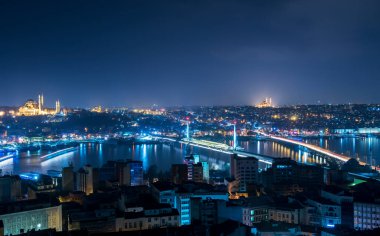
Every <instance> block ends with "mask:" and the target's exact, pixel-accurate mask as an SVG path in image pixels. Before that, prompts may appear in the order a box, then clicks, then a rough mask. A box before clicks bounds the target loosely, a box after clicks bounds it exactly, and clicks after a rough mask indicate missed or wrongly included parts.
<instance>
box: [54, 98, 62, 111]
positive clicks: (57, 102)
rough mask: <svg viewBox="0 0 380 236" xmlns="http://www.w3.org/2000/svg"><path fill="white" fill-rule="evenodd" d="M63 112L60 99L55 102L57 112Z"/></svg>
mask: <svg viewBox="0 0 380 236" xmlns="http://www.w3.org/2000/svg"><path fill="white" fill-rule="evenodd" d="M60 112H61V103H60V101H59V100H57V101H56V102H55V114H58V113H60Z"/></svg>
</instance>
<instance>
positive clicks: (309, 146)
mask: <svg viewBox="0 0 380 236" xmlns="http://www.w3.org/2000/svg"><path fill="white" fill-rule="evenodd" d="M256 133H258V134H260V135H262V136H264V137H267V138H269V139H271V140H273V141H275V142H279V143H286V144H293V145H297V146H300V147H304V148H306V149H308V150H311V151H314V152H316V153H319V154H322V155H324V156H326V157H330V158H332V159H334V160H337V161H340V162H343V163H344V162H347V161H348V160H350V159H351V157H348V156H344V155H341V154H338V153H335V152H332V151H330V150H327V149H324V148H321V147H318V146H316V145H313V144H308V143H305V142H301V141H297V140H293V139H289V138H284V137H279V136H274V135H269V134H266V133H263V132H256ZM359 163H360V164H361V165H366V164H367V163H365V162H362V161H360V162H359ZM371 168H372V169H374V170H376V167H375V166H372V165H371Z"/></svg>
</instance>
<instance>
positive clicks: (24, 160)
mask: <svg viewBox="0 0 380 236" xmlns="http://www.w3.org/2000/svg"><path fill="white" fill-rule="evenodd" d="M304 141H305V142H307V143H311V144H314V145H317V146H320V147H322V148H326V149H329V150H331V151H334V152H336V153H339V154H344V155H346V156H350V157H355V158H359V159H360V160H362V161H364V162H367V163H369V162H370V161H371V160H372V163H373V164H376V165H377V164H380V139H379V138H376V137H370V138H328V139H305V140H304ZM239 145H240V146H241V147H244V148H245V149H246V150H247V151H249V152H253V153H258V154H262V155H267V156H273V157H291V158H292V159H294V160H297V161H299V162H304V163H310V162H311V163H314V162H317V163H321V162H323V160H321V159H318V158H313V156H309V154H308V153H307V152H303V151H301V150H296V148H295V147H291V146H284V145H282V144H278V143H275V142H272V141H257V140H253V141H244V142H239ZM188 152H190V153H197V154H200V157H201V160H202V161H208V162H209V164H210V168H211V169H216V170H227V169H228V168H229V158H230V157H229V155H228V154H224V153H219V152H214V151H211V150H206V149H201V148H197V147H190V148H188V147H187V145H185V144H179V143H176V144H174V145H167V144H156V145H117V146H115V145H107V144H82V145H81V146H80V147H79V148H78V151H76V152H73V153H67V154H64V155H62V156H59V157H56V158H53V159H50V160H47V161H44V162H41V160H40V158H39V157H40V156H42V155H45V154H47V152H41V151H37V152H27V153H21V154H20V155H19V158H13V159H9V160H7V161H4V162H1V163H0V169H2V173H3V174H6V173H14V174H18V173H21V172H38V173H46V171H47V170H61V169H62V167H65V166H68V165H69V163H73V165H74V167H75V168H76V169H78V168H80V167H82V166H83V165H86V164H91V165H92V166H94V167H100V166H101V165H103V164H104V163H106V162H107V161H108V160H120V159H134V160H141V161H142V162H143V167H144V170H145V171H146V170H148V168H149V166H151V165H156V166H157V170H158V171H168V170H170V166H171V165H172V164H179V163H183V160H184V157H185V156H186V153H188Z"/></svg>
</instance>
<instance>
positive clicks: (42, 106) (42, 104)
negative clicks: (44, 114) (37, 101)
mask: <svg viewBox="0 0 380 236" xmlns="http://www.w3.org/2000/svg"><path fill="white" fill-rule="evenodd" d="M43 108H44V94H42V95H41V109H43Z"/></svg>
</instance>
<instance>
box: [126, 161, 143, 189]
mask: <svg viewBox="0 0 380 236" xmlns="http://www.w3.org/2000/svg"><path fill="white" fill-rule="evenodd" d="M125 172H126V185H127V186H139V185H143V184H144V176H143V174H144V173H143V164H142V161H128V162H127V166H126V167H125Z"/></svg>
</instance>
